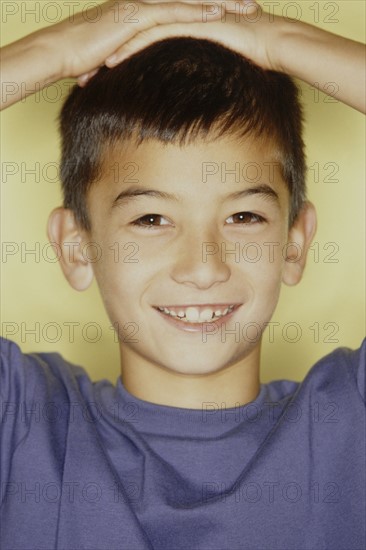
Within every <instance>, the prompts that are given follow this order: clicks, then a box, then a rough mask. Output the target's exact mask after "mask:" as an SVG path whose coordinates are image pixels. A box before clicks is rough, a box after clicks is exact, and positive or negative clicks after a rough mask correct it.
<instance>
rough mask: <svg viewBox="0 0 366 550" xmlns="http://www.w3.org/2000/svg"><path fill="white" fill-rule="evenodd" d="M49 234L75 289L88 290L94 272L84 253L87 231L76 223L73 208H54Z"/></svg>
mask: <svg viewBox="0 0 366 550" xmlns="http://www.w3.org/2000/svg"><path fill="white" fill-rule="evenodd" d="M47 235H48V239H49V241H50V243H51V244H52V246H53V248H54V250H55V252H56V255H57V256H58V259H59V262H60V264H61V269H62V271H63V274H64V275H65V277H66V279H67V280H68V282H69V283H70V285H71V286H72V287H73V288H74V289H75V290H86V289H87V288H88V287H89V286H90V285H91V283H92V281H93V277H94V272H93V269H92V265H91V263H90V262H89V261H88V259H86V258H85V257H84V256H83V254H82V243H83V242H84V241H85V232H83V231H82V230H81V229H80V227H79V226H78V224H77V223H76V220H75V216H74V213H73V212H72V210H69V209H67V208H62V207H61V206H60V207H58V208H55V209H54V210H52V212H51V214H50V216H49V218H48V223H47Z"/></svg>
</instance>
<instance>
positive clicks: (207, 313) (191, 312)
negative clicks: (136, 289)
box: [158, 305, 234, 323]
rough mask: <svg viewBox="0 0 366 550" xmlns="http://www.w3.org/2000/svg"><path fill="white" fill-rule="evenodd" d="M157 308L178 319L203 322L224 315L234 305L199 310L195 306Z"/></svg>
mask: <svg viewBox="0 0 366 550" xmlns="http://www.w3.org/2000/svg"><path fill="white" fill-rule="evenodd" d="M158 309H159V310H160V311H162V312H164V313H166V314H167V315H171V316H172V317H179V318H180V319H185V320H186V321H188V322H190V323H203V322H205V321H206V322H207V321H211V320H212V319H216V318H219V317H222V316H223V315H226V314H227V313H230V312H231V311H232V310H233V309H234V306H233V305H232V306H228V307H225V308H224V309H216V310H213V309H210V308H205V309H203V310H202V311H201V312H200V311H199V310H198V308H196V307H187V308H182V309H177V311H174V310H170V309H168V308H166V307H159V308H158Z"/></svg>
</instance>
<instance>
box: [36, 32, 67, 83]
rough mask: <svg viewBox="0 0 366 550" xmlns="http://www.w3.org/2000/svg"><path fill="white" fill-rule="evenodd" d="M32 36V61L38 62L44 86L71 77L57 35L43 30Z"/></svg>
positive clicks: (40, 77)
mask: <svg viewBox="0 0 366 550" xmlns="http://www.w3.org/2000/svg"><path fill="white" fill-rule="evenodd" d="M31 36H32V43H31V45H30V46H31V51H32V59H33V60H37V64H38V67H39V79H40V80H41V83H42V84H43V85H47V84H51V83H52V82H57V81H58V80H61V79H62V78H66V77H67V76H69V75H68V74H66V73H67V70H66V67H65V65H64V62H63V56H62V51H63V47H62V44H60V43H59V37H58V36H57V33H54V32H51V31H48V30H42V31H39V32H36V33H34V34H33V35H31Z"/></svg>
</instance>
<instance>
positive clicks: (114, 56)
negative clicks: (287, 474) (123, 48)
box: [105, 55, 117, 65]
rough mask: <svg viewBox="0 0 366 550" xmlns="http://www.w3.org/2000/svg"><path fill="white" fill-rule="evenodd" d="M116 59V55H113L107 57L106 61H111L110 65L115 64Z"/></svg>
mask: <svg viewBox="0 0 366 550" xmlns="http://www.w3.org/2000/svg"><path fill="white" fill-rule="evenodd" d="M116 61H117V56H116V55H111V56H110V57H107V59H106V60H105V62H106V63H109V65H114V64H115V63H116Z"/></svg>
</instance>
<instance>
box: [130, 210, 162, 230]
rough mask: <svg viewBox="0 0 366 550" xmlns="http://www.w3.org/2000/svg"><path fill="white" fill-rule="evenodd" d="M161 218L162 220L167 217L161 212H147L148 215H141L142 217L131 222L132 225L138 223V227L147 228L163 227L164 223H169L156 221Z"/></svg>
mask: <svg viewBox="0 0 366 550" xmlns="http://www.w3.org/2000/svg"><path fill="white" fill-rule="evenodd" d="M159 218H161V219H162V220H164V219H165V218H163V216H161V215H160V214H146V216H141V218H138V219H137V220H135V221H133V222H131V225H136V226H138V227H144V228H147V229H152V228H154V227H161V226H162V225H169V223H162V224H159V223H154V222H155V221H156V220H157V219H159Z"/></svg>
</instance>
